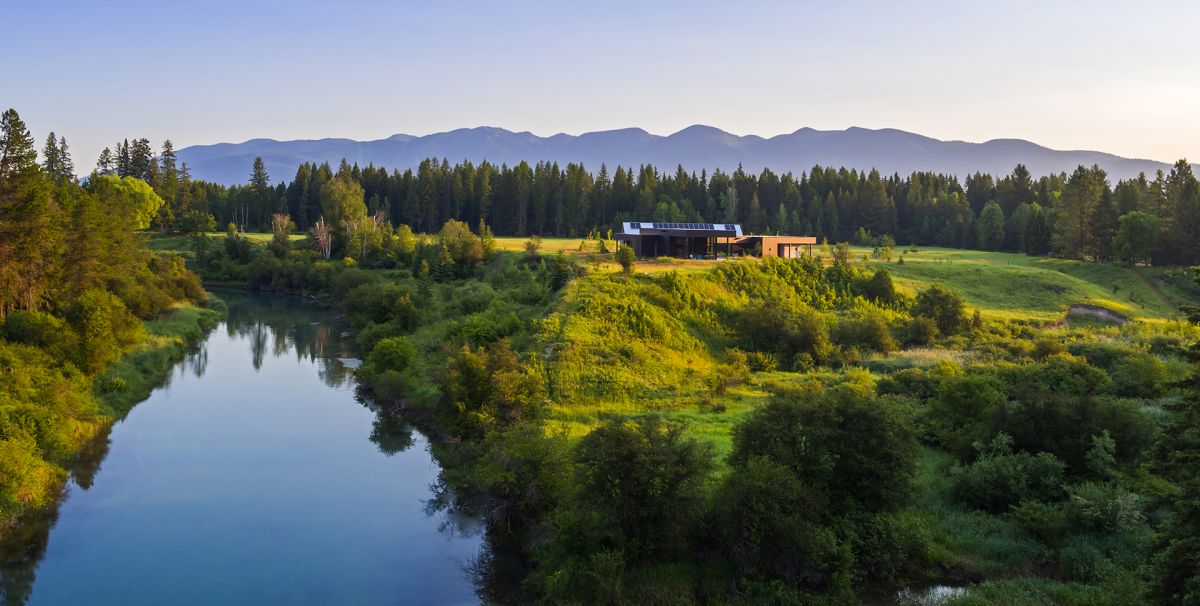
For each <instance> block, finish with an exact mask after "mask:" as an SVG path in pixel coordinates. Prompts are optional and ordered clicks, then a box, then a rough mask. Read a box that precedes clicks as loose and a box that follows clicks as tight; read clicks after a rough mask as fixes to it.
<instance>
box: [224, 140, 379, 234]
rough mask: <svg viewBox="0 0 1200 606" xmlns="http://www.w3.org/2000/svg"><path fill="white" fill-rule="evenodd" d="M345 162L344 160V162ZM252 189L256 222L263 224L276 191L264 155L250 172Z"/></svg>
mask: <svg viewBox="0 0 1200 606" xmlns="http://www.w3.org/2000/svg"><path fill="white" fill-rule="evenodd" d="M345 162H346V161H345V160H342V163H343V164H345ZM250 189H251V190H253V192H254V216H255V221H254V224H255V225H256V226H262V224H263V215H264V214H265V213H266V212H267V211H268V210H271V198H272V197H273V195H274V191H273V190H272V189H271V177H270V175H268V174H267V167H266V165H265V164H264V163H263V159H262V156H258V157H256V158H254V169H253V170H252V171H251V173H250ZM364 214H365V211H364ZM242 218H243V220H245V219H246V218H247V217H246V210H245V209H243V211H242Z"/></svg>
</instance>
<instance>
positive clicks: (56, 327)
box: [0, 310, 79, 360]
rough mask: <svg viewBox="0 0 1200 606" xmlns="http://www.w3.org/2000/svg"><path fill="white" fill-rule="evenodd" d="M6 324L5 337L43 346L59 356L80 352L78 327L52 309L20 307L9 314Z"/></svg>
mask: <svg viewBox="0 0 1200 606" xmlns="http://www.w3.org/2000/svg"><path fill="white" fill-rule="evenodd" d="M2 327H3V330H2V331H0V335H3V337H4V338H5V339H8V340H9V341H12V342H13V343H23V344H25V345H32V346H34V347H39V348H41V349H44V350H46V351H47V352H49V353H50V354H51V355H52V356H53V357H54V358H56V359H59V360H68V359H71V358H73V357H74V356H75V354H76V351H75V350H76V348H77V347H78V340H79V338H78V336H77V335H76V334H75V331H74V330H73V329H72V328H71V327H70V326H68V325H67V323H66V322H64V321H63V320H62V319H60V318H56V317H54V316H52V315H50V314H48V313H45V312H42V311H25V310H16V311H13V312H10V313H9V314H8V317H7V318H5V319H4V323H3V325H2Z"/></svg>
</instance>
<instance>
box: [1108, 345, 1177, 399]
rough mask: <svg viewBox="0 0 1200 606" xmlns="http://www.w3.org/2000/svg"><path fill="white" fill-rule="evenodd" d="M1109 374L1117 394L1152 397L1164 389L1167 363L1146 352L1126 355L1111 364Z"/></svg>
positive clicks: (1161, 392)
mask: <svg viewBox="0 0 1200 606" xmlns="http://www.w3.org/2000/svg"><path fill="white" fill-rule="evenodd" d="M1110 374H1111V376H1112V380H1113V387H1114V389H1115V391H1116V392H1117V395H1119V396H1126V397H1133V398H1153V397H1157V396H1160V395H1162V394H1163V392H1164V391H1165V390H1166V387H1165V386H1166V383H1167V379H1168V373H1167V365H1166V364H1163V363H1162V361H1161V360H1159V359H1158V357H1156V356H1153V355H1151V354H1148V353H1136V354H1133V355H1130V356H1126V357H1125V358H1124V359H1122V360H1120V361H1118V362H1117V363H1116V364H1114V365H1113V368H1112V371H1111V373H1110Z"/></svg>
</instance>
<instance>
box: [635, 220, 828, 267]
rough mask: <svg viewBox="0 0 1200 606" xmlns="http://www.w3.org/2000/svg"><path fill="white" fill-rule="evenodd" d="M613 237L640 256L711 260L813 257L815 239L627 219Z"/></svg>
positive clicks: (738, 228)
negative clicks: (735, 256) (751, 234)
mask: <svg viewBox="0 0 1200 606" xmlns="http://www.w3.org/2000/svg"><path fill="white" fill-rule="evenodd" d="M621 228H622V229H621V232H622V233H619V234H614V236H613V237H614V238H616V239H617V240H619V241H621V242H624V243H625V244H628V245H629V246H630V247H631V248H633V252H634V254H636V255H637V256H639V257H643V258H647V257H676V258H679V259H705V258H707V259H712V258H717V257H725V256H733V255H756V256H763V257H784V258H788V259H794V258H796V257H799V256H801V255H802V254H804V253H808V255H809V256H812V247H813V245H814V244H816V243H817V239H816V238H814V237H812V236H761V235H753V236H748V235H745V234H743V233H742V226H741V225H738V224H736V223H663V222H655V221H627V222H625V223H622V224H621Z"/></svg>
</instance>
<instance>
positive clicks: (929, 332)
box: [904, 316, 938, 345]
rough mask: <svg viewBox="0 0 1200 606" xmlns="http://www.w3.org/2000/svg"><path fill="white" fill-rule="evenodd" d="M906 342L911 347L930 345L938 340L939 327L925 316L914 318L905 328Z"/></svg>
mask: <svg viewBox="0 0 1200 606" xmlns="http://www.w3.org/2000/svg"><path fill="white" fill-rule="evenodd" d="M904 334H905V337H904V342H905V343H908V344H909V345H929V344H930V343H933V342H934V341H936V340H937V338H938V326H937V323H936V322H934V321H933V320H931V319H929V318H926V317H924V316H913V318H912V319H910V320H909V321H908V324H907V325H906V326H905V331H904Z"/></svg>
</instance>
